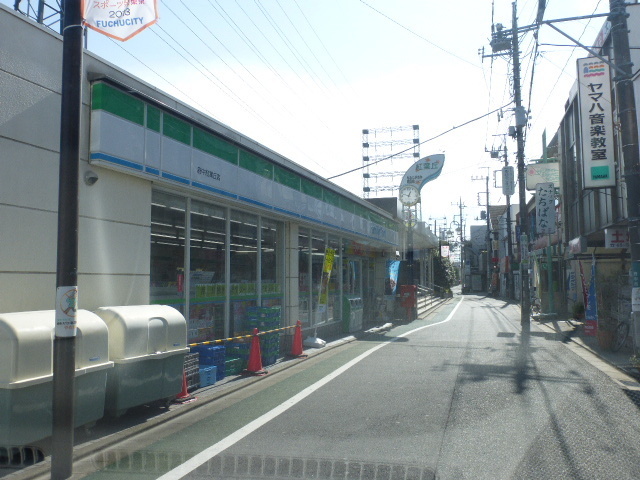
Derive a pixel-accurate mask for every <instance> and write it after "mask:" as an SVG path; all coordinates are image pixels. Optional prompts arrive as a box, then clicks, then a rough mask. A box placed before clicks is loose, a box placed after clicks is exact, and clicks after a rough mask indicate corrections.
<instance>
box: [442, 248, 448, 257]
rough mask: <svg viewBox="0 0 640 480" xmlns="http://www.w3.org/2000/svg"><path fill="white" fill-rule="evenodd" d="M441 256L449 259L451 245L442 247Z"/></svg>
mask: <svg viewBox="0 0 640 480" xmlns="http://www.w3.org/2000/svg"><path fill="white" fill-rule="evenodd" d="M440 256H441V257H448V256H449V245H441V246H440Z"/></svg>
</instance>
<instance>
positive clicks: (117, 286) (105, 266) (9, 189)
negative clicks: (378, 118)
mask: <svg viewBox="0 0 640 480" xmlns="http://www.w3.org/2000/svg"><path fill="white" fill-rule="evenodd" d="M0 30H2V31H3V35H5V37H6V38H20V39H21V41H20V42H5V44H4V45H3V47H2V51H1V55H2V58H1V60H2V61H0V98H2V103H3V109H2V112H0V163H1V165H2V172H3V174H2V175H0V225H2V228H1V229H0V236H1V237H2V238H1V243H2V249H0V270H1V271H2V274H1V275H0V289H1V291H2V292H3V293H2V295H0V312H18V311H32V310H50V309H52V308H53V306H54V298H55V297H54V295H55V269H56V242H57V199H58V166H59V117H60V94H61V86H60V79H61V71H60V69H61V64H62V61H61V58H62V41H61V38H60V37H59V36H58V35H56V34H54V33H53V32H51V31H49V30H48V29H46V28H44V27H42V26H41V25H38V24H36V23H34V22H31V21H30V20H28V19H26V18H24V17H22V16H21V15H19V14H16V13H15V12H14V11H12V10H10V9H9V8H7V7H4V6H2V5H0ZM83 68H84V79H83V85H82V89H83V90H82V92H83V93H82V94H83V97H82V122H81V142H82V145H81V162H80V178H81V182H80V192H79V205H80V223H79V244H80V247H79V271H78V284H79V285H78V286H79V306H80V307H81V308H83V309H88V310H93V309H95V308H98V307H102V306H109V305H146V304H153V303H160V304H167V305H171V306H173V307H175V308H176V309H178V310H179V311H180V312H181V313H182V314H183V315H184V317H185V318H186V319H187V322H188V340H189V341H190V342H198V341H203V340H211V339H215V338H222V337H229V336H233V335H235V334H238V333H240V332H243V330H244V326H243V322H244V318H245V315H246V311H247V308H249V307H251V306H267V307H270V306H280V307H281V310H282V316H283V318H282V323H283V324H284V325H291V324H294V323H295V322H296V321H297V320H301V321H302V323H303V327H305V328H307V329H309V330H310V331H311V332H313V330H315V329H316V328H317V329H318V335H319V336H321V335H322V334H323V333H324V332H327V333H330V332H332V331H337V330H339V329H342V328H343V325H342V302H343V299H344V297H345V295H350V296H356V297H360V298H363V299H365V300H367V299H369V298H372V296H373V295H374V294H382V293H383V289H384V278H385V264H386V261H387V260H388V259H389V258H395V256H396V252H397V251H398V250H401V245H402V242H403V240H402V237H403V233H402V231H401V230H402V226H401V224H400V223H399V222H398V220H397V219H396V218H395V216H394V215H393V214H390V213H388V212H386V211H385V210H383V209H381V208H378V207H376V206H374V205H372V204H370V203H369V202H367V201H365V200H362V199H361V198H359V197H357V196H355V195H353V194H351V193H349V192H348V191H346V190H344V189H342V188H340V187H338V186H336V185H335V184H332V183H331V182H328V181H326V180H325V179H323V178H321V177H319V176H318V175H316V174H314V173H313V172H311V171H309V170H307V169H305V168H303V167H301V166H299V165H297V164H295V163H294V162H292V161H290V160H288V159H286V158H284V157H282V156H280V155H278V154H277V153H275V152H273V151H271V150H269V149H267V148H265V147H264V146H262V145H260V144H258V143H256V142H254V141H252V140H251V139H249V138H247V137H245V136H243V135H242V134H240V133H239V132H237V131H234V130H231V129H229V128H228V127H226V126H224V125H222V124H220V123H218V122H216V121H215V120H213V119H211V118H209V117H207V116H205V115H203V114H202V113H200V112H198V111H196V110H194V109H192V108H191V107H189V106H187V105H185V104H183V103H181V102H179V101H177V100H176V99H174V98H173V97H170V96H168V95H166V94H164V93H162V92H160V91H158V90H157V89H156V88H154V87H153V86H152V85H149V84H146V83H144V82H142V81H140V80H138V79H136V78H134V77H132V76H130V75H129V74H127V73H126V72H124V71H122V70H120V69H118V68H117V67H115V66H113V65H111V64H109V63H107V62H105V61H103V60H101V59H100V58H98V57H96V56H94V55H92V54H91V53H89V52H85V55H84V64H83ZM82 179H84V180H85V181H82ZM328 257H332V258H333V261H332V262H331V273H330V275H329V276H326V277H325V278H323V265H326V260H327V258H328Z"/></svg>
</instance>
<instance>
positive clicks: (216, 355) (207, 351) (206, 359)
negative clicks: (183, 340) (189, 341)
mask: <svg viewBox="0 0 640 480" xmlns="http://www.w3.org/2000/svg"><path fill="white" fill-rule="evenodd" d="M191 352H192V353H193V352H197V353H198V355H199V360H200V365H209V366H219V365H221V364H223V363H224V357H225V347H224V346H213V345H198V346H196V347H191Z"/></svg>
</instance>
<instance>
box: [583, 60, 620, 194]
mask: <svg viewBox="0 0 640 480" xmlns="http://www.w3.org/2000/svg"><path fill="white" fill-rule="evenodd" d="M604 58H607V57H604ZM577 64H578V97H579V99H580V132H581V137H582V142H581V144H582V173H583V178H584V188H604V187H615V185H616V176H615V164H614V161H615V158H614V144H613V114H612V108H611V75H610V71H609V66H608V65H607V64H606V63H605V62H604V61H602V60H600V59H598V58H594V57H590V58H580V59H578V61H577Z"/></svg>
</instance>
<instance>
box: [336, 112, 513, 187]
mask: <svg viewBox="0 0 640 480" xmlns="http://www.w3.org/2000/svg"><path fill="white" fill-rule="evenodd" d="M509 105H510V103H508V104H506V105H502V106H501V107H499V108H496V109H495V110H492V111H490V112H488V113H485V114H483V115H480V116H479V117H476V118H473V119H471V120H468V121H466V122H464V123H461V124H460V125H456V126H454V127H451V128H450V129H449V130H445V131H444V132H440V133H439V134H438V135H435V136H433V137H431V138H428V139H426V140H424V141H422V142H420V143H419V144H418V145H424V144H425V143H428V142H431V141H433V140H435V139H437V138H440V137H442V136H443V135H446V134H447V133H451V132H453V131H454V130H457V129H458V128H461V127H464V126H466V125H469V124H471V123H473V122H477V121H478V120H481V119H483V118H484V117H486V116H488V115H491V114H493V113H496V112H497V111H498V110H500V109H503V108H506V107H508V106H509ZM414 148H415V145H412V146H411V147H409V148H406V149H405V150H401V151H399V152H396V153H393V154H391V155H388V156H386V157H383V158H381V159H379V160H376V161H373V162H369V163H368V165H363V166H361V167H357V168H354V169H351V170H348V171H346V172H343V173H339V174H338V175H334V176H332V177H327V180H332V179H334V178H338V177H342V176H343V175H347V174H349V173H353V172H357V171H358V170H362V169H364V168H367V166H371V165H375V164H377V163H380V162H384V161H386V160H391V159H393V158H394V157H397V156H398V155H401V154H403V153H406V152H409V151H412V150H413V149H414Z"/></svg>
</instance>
